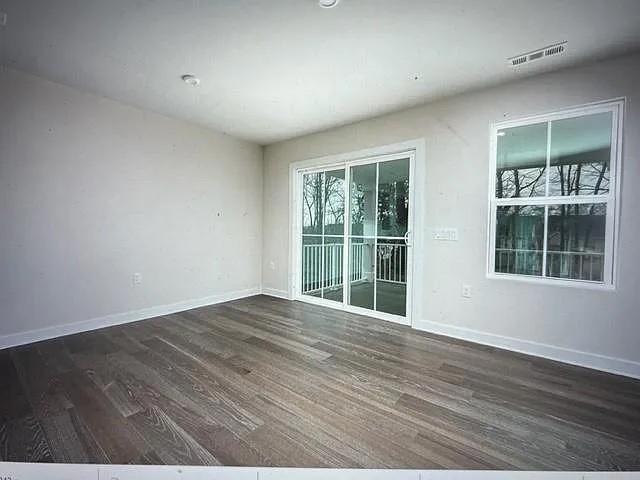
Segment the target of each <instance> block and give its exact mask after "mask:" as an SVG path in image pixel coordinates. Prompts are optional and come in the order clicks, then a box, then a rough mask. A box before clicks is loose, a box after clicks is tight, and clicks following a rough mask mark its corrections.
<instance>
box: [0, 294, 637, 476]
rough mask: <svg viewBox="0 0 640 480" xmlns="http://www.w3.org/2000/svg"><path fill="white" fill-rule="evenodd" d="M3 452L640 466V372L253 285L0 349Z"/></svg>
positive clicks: (142, 459)
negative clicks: (241, 293)
mask: <svg viewBox="0 0 640 480" xmlns="http://www.w3.org/2000/svg"><path fill="white" fill-rule="evenodd" d="M0 460H7V461H33V462H74V463H136V464H163V463H167V464H184V465H247V466H269V465H273V466H298V467H367V468H428V469H432V468H433V469H440V468H455V469H509V470H512V469H515V470H519V469H527V470H640V381H635V380H632V379H628V378H624V377H619V376H615V375H609V374H605V373H602V372H596V371H592V370H588V369H583V368H579V367H573V366H568V365H564V364H560V363H557V362H552V361H548V360H542V359H538V358H534V357H529V356H526V355H521V354H516V353H511V352H506V351H502V350H498V349H494V348H489V347H484V346H479V345H474V344H470V343H466V342H462V341H457V340H452V339H448V338H445V337H440V336H436V335H431V334H427V333H424V332H419V331H415V330H411V329H409V328H407V327H402V326H398V325H395V324H392V323H388V322H383V321H379V320H375V319H371V318H368V317H362V316H358V315H352V314H348V313H343V312H339V311H336V310H331V309H326V308H323V307H318V306H314V305H307V304H304V303H299V302H288V301H284V300H278V299H274V298H269V297H265V296H256V297H251V298H247V299H243V300H238V301H234V302H229V303H226V304H220V305H216V306H211V307H205V308H199V309H195V310H191V311H188V312H183V313H180V314H175V315H169V316H166V317H158V318H154V319H151V320H146V321H142V322H137V323H133V324H128V325H123V326H118V327H112V328H108V329H103V330H98V331H94V332H88V333H83V334H78V335H73V336H68V337H64V338H60V339H54V340H50V341H46V342H41V343H37V344H33V345H28V346H23V347H17V348H13V349H10V350H4V351H0Z"/></svg>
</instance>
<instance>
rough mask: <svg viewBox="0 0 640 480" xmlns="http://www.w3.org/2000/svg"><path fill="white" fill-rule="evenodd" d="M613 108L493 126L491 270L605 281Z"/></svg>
mask: <svg viewBox="0 0 640 480" xmlns="http://www.w3.org/2000/svg"><path fill="white" fill-rule="evenodd" d="M620 108H621V104H620V103H611V104H609V105H606V106H604V105H603V106H600V107H598V108H595V109H589V108H585V109H583V110H582V111H579V110H578V109H575V110H573V111H571V112H567V113H566V114H563V113H559V114H553V115H550V116H549V117H548V118H546V119H545V118H542V119H541V118H540V117H538V118H537V119H536V120H535V121H531V122H526V121H523V122H513V123H511V124H509V126H505V127H503V128H497V129H496V130H495V133H494V134H495V139H494V146H495V149H494V169H493V171H492V179H493V185H494V190H493V195H492V199H491V202H490V204H491V210H492V216H491V218H492V221H491V228H490V235H491V241H490V246H491V249H492V251H491V252H490V257H489V259H490V260H489V264H490V272H491V273H493V274H506V275H517V276H523V277H526V278H545V279H548V280H565V281H580V282H593V283H599V284H612V281H613V278H612V274H611V272H612V269H611V266H612V265H613V258H611V257H612V254H613V253H612V252H613V248H612V247H613V245H612V243H613V240H614V233H613V228H611V226H612V225H611V224H612V222H613V219H614V218H615V211H614V210H615V191H614V187H615V182H614V179H613V173H612V172H615V168H614V167H615V163H614V161H615V152H616V151H617V148H618V146H617V145H616V140H617V138H616V137H617V135H616V132H617V131H618V128H619V126H618V125H617V124H616V123H617V119H618V118H619V110H620Z"/></svg>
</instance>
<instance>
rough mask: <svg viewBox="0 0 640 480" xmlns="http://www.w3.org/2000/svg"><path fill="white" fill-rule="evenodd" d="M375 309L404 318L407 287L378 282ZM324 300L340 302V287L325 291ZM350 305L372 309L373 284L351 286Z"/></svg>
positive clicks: (316, 293)
mask: <svg viewBox="0 0 640 480" xmlns="http://www.w3.org/2000/svg"><path fill="white" fill-rule="evenodd" d="M311 295H312V296H313V297H320V291H314V292H313V293H312V294H311ZM377 295H378V302H377V307H378V310H379V311H381V312H386V313H392V314H394V315H400V316H401V317H404V316H405V315H406V311H407V308H406V305H407V286H406V284H404V283H392V282H382V281H378V286H377ZM324 298H325V299H327V300H333V301H336V302H342V286H341V287H339V288H336V289H333V290H325V291H324ZM350 304H351V305H354V306H357V307H362V308H367V309H369V310H372V309H373V283H369V282H357V283H354V284H352V285H351V303H350Z"/></svg>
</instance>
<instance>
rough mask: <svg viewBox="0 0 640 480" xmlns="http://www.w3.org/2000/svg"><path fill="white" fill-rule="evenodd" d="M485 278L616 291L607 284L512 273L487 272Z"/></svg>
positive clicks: (614, 287) (612, 286) (613, 286)
mask: <svg viewBox="0 0 640 480" xmlns="http://www.w3.org/2000/svg"><path fill="white" fill-rule="evenodd" d="M487 278H488V279H489V280H508V281H515V282H521V283H531V284H537V285H545V286H557V287H569V288H580V289H584V290H600V291H605V292H614V291H615V290H616V286H615V285H614V284H609V283H599V282H590V281H587V280H565V279H562V278H550V277H533V276H527V275H516V274H512V273H495V272H488V273H487Z"/></svg>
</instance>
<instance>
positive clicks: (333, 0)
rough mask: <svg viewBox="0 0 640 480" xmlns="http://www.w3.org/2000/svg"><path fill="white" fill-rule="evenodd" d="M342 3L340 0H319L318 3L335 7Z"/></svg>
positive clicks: (324, 6) (327, 6)
mask: <svg viewBox="0 0 640 480" xmlns="http://www.w3.org/2000/svg"><path fill="white" fill-rule="evenodd" d="M338 3H340V0H318V5H320V7H322V8H333V7H335V6H336V5H338Z"/></svg>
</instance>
